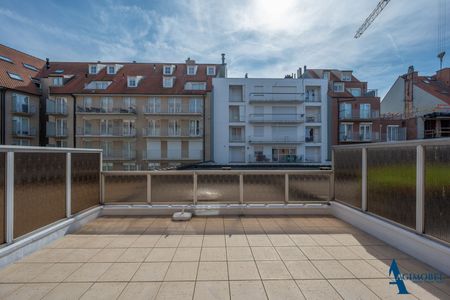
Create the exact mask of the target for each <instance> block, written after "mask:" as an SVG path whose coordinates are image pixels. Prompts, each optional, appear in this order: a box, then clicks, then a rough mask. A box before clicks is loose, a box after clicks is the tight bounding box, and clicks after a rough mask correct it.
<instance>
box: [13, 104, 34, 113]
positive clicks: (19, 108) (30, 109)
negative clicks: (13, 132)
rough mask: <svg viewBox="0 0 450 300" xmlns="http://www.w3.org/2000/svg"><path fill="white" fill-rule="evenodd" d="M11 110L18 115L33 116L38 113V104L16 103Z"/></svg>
mask: <svg viewBox="0 0 450 300" xmlns="http://www.w3.org/2000/svg"><path fill="white" fill-rule="evenodd" d="M11 112H12V113H13V114H16V115H24V116H31V115H34V114H35V113H36V106H35V105H33V104H18V103H16V104H14V103H13V105H12V107H11Z"/></svg>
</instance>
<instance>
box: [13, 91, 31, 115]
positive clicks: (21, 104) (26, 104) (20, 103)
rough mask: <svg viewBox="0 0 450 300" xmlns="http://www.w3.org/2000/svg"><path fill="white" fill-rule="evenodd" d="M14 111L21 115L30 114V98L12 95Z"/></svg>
mask: <svg viewBox="0 0 450 300" xmlns="http://www.w3.org/2000/svg"><path fill="white" fill-rule="evenodd" d="M12 111H13V112H19V113H30V112H31V106H30V98H29V97H28V96H25V95H21V94H15V93H14V94H13V95H12Z"/></svg>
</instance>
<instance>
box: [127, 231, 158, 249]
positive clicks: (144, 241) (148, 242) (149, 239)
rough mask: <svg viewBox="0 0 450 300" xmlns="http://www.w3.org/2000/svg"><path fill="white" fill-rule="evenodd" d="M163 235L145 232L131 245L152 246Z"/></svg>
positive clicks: (138, 246)
mask: <svg viewBox="0 0 450 300" xmlns="http://www.w3.org/2000/svg"><path fill="white" fill-rule="evenodd" d="M160 237H161V235H159V234H148V235H147V234H145V235H141V236H139V237H138V238H137V239H136V240H135V241H134V242H133V243H132V244H131V245H130V247H133V248H152V247H154V246H155V245H156V243H157V242H158V240H159V238H160Z"/></svg>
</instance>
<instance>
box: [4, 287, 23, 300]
mask: <svg viewBox="0 0 450 300" xmlns="http://www.w3.org/2000/svg"><path fill="white" fill-rule="evenodd" d="M22 285H23V284H21V283H0V299H5V298H6V297H7V296H8V295H10V294H12V293H13V292H14V291H16V290H18V289H19V288H20V287H21V286H22Z"/></svg>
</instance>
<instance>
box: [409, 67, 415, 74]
mask: <svg viewBox="0 0 450 300" xmlns="http://www.w3.org/2000/svg"><path fill="white" fill-rule="evenodd" d="M413 72H414V66H409V67H408V74H411V73H413Z"/></svg>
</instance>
